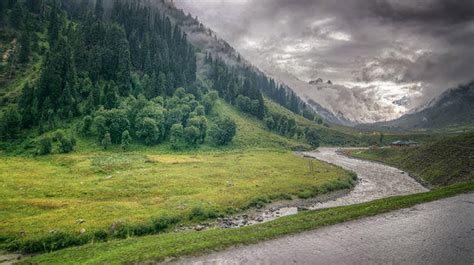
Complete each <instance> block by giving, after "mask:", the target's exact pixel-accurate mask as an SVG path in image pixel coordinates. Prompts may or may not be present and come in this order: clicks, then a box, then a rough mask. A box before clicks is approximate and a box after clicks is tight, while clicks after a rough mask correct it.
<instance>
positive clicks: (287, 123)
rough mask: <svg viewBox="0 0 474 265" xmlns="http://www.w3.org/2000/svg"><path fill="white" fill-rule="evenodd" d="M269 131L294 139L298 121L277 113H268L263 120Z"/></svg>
mask: <svg viewBox="0 0 474 265" xmlns="http://www.w3.org/2000/svg"><path fill="white" fill-rule="evenodd" d="M263 121H264V122H265V125H266V126H267V128H268V129H270V130H272V131H275V132H278V133H279V134H282V135H286V136H288V137H293V136H294V135H295V133H296V129H297V126H296V120H295V119H294V118H293V117H291V118H290V117H288V116H286V115H284V114H280V113H276V112H268V113H267V116H266V117H265V118H264V119H263Z"/></svg>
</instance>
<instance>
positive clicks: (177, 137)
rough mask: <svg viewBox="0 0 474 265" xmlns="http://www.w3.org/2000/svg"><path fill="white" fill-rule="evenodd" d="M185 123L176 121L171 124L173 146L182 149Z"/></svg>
mask: <svg viewBox="0 0 474 265" xmlns="http://www.w3.org/2000/svg"><path fill="white" fill-rule="evenodd" d="M183 133H184V132H183V125H181V123H175V124H173V126H171V132H170V141H171V148H173V149H175V150H177V149H180V148H181V146H182V142H183Z"/></svg>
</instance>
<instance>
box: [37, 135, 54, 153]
mask: <svg viewBox="0 0 474 265" xmlns="http://www.w3.org/2000/svg"><path fill="white" fill-rule="evenodd" d="M52 148H53V141H52V140H51V138H50V137H47V136H45V137H42V138H41V139H40V141H39V150H38V154H39V155H47V154H49V153H51V150H52Z"/></svg>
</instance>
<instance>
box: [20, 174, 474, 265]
mask: <svg viewBox="0 0 474 265" xmlns="http://www.w3.org/2000/svg"><path fill="white" fill-rule="evenodd" d="M473 190H474V183H472V182H471V183H463V184H456V185H453V186H449V187H443V188H440V189H437V190H433V191H429V192H426V193H419V194H414V195H407V196H396V197H390V198H385V199H380V200H375V201H372V202H367V203H362V204H356V205H351V206H344V207H337V208H329V209H324V210H320V211H309V212H302V213H298V214H296V215H292V216H286V217H282V218H279V219H277V220H275V221H271V222H268V223H264V224H259V225H254V226H250V227H244V228H237V229H213V230H207V231H202V232H189V233H182V234H179V236H177V235H176V234H175V233H168V234H163V235H157V236H147V237H142V238H139V239H138V238H132V239H127V240H121V241H111V242H107V243H99V244H89V245H86V246H81V247H75V248H70V249H65V250H60V251H57V252H53V253H48V254H43V255H39V256H35V257H33V258H29V259H26V260H24V261H22V262H21V263H23V264H77V263H80V264H123V263H132V262H135V261H142V262H143V261H150V262H159V261H163V260H164V259H165V258H167V257H177V256H183V255H193V254H202V253H205V252H206V251H212V250H219V249H224V248H226V247H229V246H232V245H237V244H252V243H256V242H258V241H262V240H267V239H271V238H275V237H278V236H282V235H287V234H292V233H297V232H302V231H305V230H310V229H315V228H318V227H322V226H326V225H331V224H335V223H340V222H344V221H348V220H353V219H357V218H361V217H364V216H373V215H376V214H380V213H384V212H388V211H392V210H396V209H401V208H406V207H410V206H413V205H416V204H419V203H424V202H429V201H434V200H437V199H441V198H445V197H449V196H454V195H456V194H460V193H464V192H470V191H473Z"/></svg>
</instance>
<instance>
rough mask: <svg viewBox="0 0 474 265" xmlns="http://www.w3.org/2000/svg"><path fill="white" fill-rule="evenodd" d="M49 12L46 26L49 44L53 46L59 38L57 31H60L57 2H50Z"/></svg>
mask: <svg viewBox="0 0 474 265" xmlns="http://www.w3.org/2000/svg"><path fill="white" fill-rule="evenodd" d="M52 2H53V3H52V6H51V10H50V11H49V19H48V22H49V25H48V36H49V43H50V45H53V44H54V43H55V42H56V40H57V39H58V37H59V31H60V30H61V27H62V23H61V19H60V10H59V7H58V4H57V1H52Z"/></svg>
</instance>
